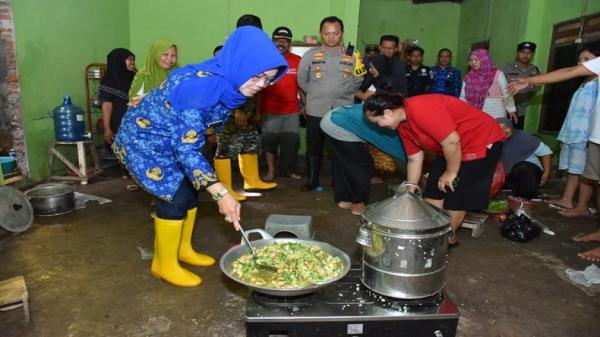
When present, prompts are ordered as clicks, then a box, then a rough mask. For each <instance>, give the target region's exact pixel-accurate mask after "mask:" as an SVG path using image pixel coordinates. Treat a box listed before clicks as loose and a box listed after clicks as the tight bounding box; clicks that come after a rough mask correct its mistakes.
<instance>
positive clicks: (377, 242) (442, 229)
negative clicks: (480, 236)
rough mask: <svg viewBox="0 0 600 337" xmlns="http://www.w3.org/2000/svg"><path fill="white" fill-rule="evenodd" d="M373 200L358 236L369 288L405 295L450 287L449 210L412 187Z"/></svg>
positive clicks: (421, 294) (422, 294)
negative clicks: (447, 281)
mask: <svg viewBox="0 0 600 337" xmlns="http://www.w3.org/2000/svg"><path fill="white" fill-rule="evenodd" d="M407 185H408V184H403V185H402V187H401V189H403V190H402V191H400V192H398V193H396V194H395V195H394V196H393V197H392V198H389V199H386V200H383V201H380V202H377V203H374V204H372V205H369V206H368V207H367V208H366V209H365V211H364V212H363V215H362V217H363V220H362V222H361V225H360V227H359V229H358V234H357V236H356V242H358V243H359V244H360V245H362V246H363V256H362V265H361V270H362V273H361V281H362V283H363V284H364V285H365V286H366V287H367V288H369V289H371V290H373V291H375V292H377V293H379V294H382V295H386V296H391V297H395V298H403V299H414V298H423V297H427V296H431V295H434V294H436V293H438V292H439V291H441V290H442V288H443V287H444V284H445V283H444V269H445V267H446V263H447V257H448V237H449V236H450V233H451V227H450V219H449V216H448V215H447V214H446V212H444V211H443V210H441V209H439V208H437V207H435V206H432V205H430V204H428V203H426V202H425V201H424V200H423V199H422V198H421V196H420V190H418V187H417V191H418V193H417V194H414V193H410V192H408V190H407V187H408V186H407Z"/></svg>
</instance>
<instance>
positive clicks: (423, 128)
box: [364, 94, 505, 245]
mask: <svg viewBox="0 0 600 337" xmlns="http://www.w3.org/2000/svg"><path fill="white" fill-rule="evenodd" d="M364 111H365V115H366V116H367V118H368V119H369V120H370V121H371V122H373V123H375V124H377V125H379V126H381V127H386V128H390V129H397V130H398V133H399V134H400V138H401V139H402V143H403V144H404V149H405V151H406V154H407V156H408V173H407V180H408V182H410V183H413V184H418V182H419V180H420V178H421V173H422V169H423V158H424V153H423V152H424V151H429V152H435V153H437V156H436V159H435V162H434V164H433V166H432V168H431V170H430V172H429V178H428V179H427V185H426V187H425V193H424V195H425V200H426V201H427V202H429V203H430V204H432V205H434V206H437V207H439V208H443V209H445V210H446V211H448V213H449V214H450V218H451V220H450V221H451V225H452V233H453V234H452V237H451V238H450V241H449V243H450V245H454V244H456V243H457V241H456V231H457V230H458V229H459V227H460V226H461V225H462V222H463V220H464V217H465V214H466V211H468V210H481V209H485V208H486V207H487V205H488V201H489V193H490V186H491V182H492V176H493V174H494V170H495V168H496V165H497V163H498V160H499V159H500V154H501V152H502V141H504V139H505V135H504V133H503V132H502V129H501V128H500V126H499V125H498V122H496V121H495V120H494V119H493V118H492V117H490V116H489V115H488V114H486V113H485V112H483V111H481V110H479V109H477V108H474V107H472V106H471V105H469V104H468V103H465V102H463V101H461V100H459V99H457V98H455V97H451V96H446V95H440V94H430V95H420V96H415V97H411V98H407V99H404V98H403V97H400V96H395V95H389V94H375V95H373V96H371V97H370V98H369V99H368V100H367V101H366V103H365V106H364Z"/></svg>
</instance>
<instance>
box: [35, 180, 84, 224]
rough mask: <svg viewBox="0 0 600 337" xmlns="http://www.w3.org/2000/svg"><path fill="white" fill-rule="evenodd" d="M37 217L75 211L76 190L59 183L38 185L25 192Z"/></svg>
mask: <svg viewBox="0 0 600 337" xmlns="http://www.w3.org/2000/svg"><path fill="white" fill-rule="evenodd" d="M25 195H26V196H27V198H29V201H30V202H31V205H32V206H33V211H34V214H35V215H41V216H53V215H61V214H66V213H69V212H71V211H72V210H73V209H75V189H74V188H73V187H71V186H68V185H64V184H57V183H50V184H43V185H38V186H36V187H34V188H32V189H30V190H29V191H27V192H25Z"/></svg>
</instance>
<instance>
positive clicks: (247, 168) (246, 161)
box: [238, 153, 277, 190]
mask: <svg viewBox="0 0 600 337" xmlns="http://www.w3.org/2000/svg"><path fill="white" fill-rule="evenodd" d="M238 159H239V161H240V173H241V174H242V177H244V189H245V190H270V189H273V188H275V187H277V183H276V182H265V181H263V180H262V179H261V178H260V175H259V172H258V155H257V154H255V153H246V154H240V155H238Z"/></svg>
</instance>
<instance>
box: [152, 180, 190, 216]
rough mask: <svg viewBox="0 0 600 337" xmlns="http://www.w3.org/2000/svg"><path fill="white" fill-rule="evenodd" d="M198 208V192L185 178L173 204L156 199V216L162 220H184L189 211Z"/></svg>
mask: <svg viewBox="0 0 600 337" xmlns="http://www.w3.org/2000/svg"><path fill="white" fill-rule="evenodd" d="M196 207H198V191H197V190H196V189H195V188H194V186H193V185H192V183H191V182H190V181H189V180H188V179H187V178H183V181H182V182H181V185H179V189H177V192H176V193H175V196H174V197H173V200H171V202H169V201H165V200H162V199H159V198H156V216H157V217H158V218H160V219H167V220H183V219H184V218H185V217H186V215H187V211H188V210H190V209H193V208H196Z"/></svg>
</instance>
